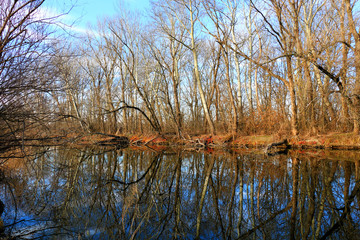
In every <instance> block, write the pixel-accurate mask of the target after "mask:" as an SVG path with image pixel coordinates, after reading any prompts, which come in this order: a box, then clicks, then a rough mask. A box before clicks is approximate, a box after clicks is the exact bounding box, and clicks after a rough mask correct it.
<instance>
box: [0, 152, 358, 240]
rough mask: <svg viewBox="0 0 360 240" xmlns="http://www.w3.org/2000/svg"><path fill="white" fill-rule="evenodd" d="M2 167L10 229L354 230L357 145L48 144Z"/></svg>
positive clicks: (207, 235)
mask: <svg viewBox="0 0 360 240" xmlns="http://www.w3.org/2000/svg"><path fill="white" fill-rule="evenodd" d="M10 161H12V160H11V159H9V160H8V162H7V163H9V162H10ZM1 174H2V176H1V182H0V186H1V192H2V194H1V195H0V200H1V201H2V202H3V203H4V206H5V208H4V212H3V214H2V220H3V222H4V228H3V229H2V231H3V233H2V236H3V237H4V236H5V237H13V238H14V239H20V238H21V239H22V238H24V239H36V238H40V239H177V238H179V239H326V238H328V237H330V238H331V239H360V182H359V181H358V180H359V178H360V153H359V152H346V151H333V152H328V151H312V152H311V151H308V152H301V151H290V152H288V153H286V154H278V155H273V156H269V155H265V154H264V153H262V152H243V151H235V150H221V151H198V152H196V151H192V152H189V151H183V150H181V149H178V150H173V149H163V150H161V151H159V150H153V149H150V148H149V149H147V150H146V149H145V150H144V149H142V150H135V149H109V148H89V149H64V148H48V149H38V151H37V152H36V153H35V155H32V156H28V157H27V158H25V159H23V160H21V161H20V163H19V164H18V165H17V166H16V167H14V166H11V165H9V164H4V166H3V168H2V172H1ZM0 238H1V237H0Z"/></svg>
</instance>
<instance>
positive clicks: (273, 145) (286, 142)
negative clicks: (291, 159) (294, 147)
mask: <svg viewBox="0 0 360 240" xmlns="http://www.w3.org/2000/svg"><path fill="white" fill-rule="evenodd" d="M281 145H285V147H286V148H288V147H290V145H289V142H288V140H287V139H284V140H282V141H280V142H274V143H271V144H269V145H267V146H266V147H265V149H264V152H265V153H266V154H268V153H269V151H270V149H271V148H273V147H277V146H281Z"/></svg>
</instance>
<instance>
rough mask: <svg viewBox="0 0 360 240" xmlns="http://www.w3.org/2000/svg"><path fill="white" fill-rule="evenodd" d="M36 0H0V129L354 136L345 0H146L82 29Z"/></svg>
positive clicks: (19, 133)
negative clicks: (142, 8) (142, 7)
mask: <svg viewBox="0 0 360 240" xmlns="http://www.w3.org/2000/svg"><path fill="white" fill-rule="evenodd" d="M44 1H45V0H19V1H12V0H4V1H1V2H0V9H1V11H0V122H1V124H0V138H1V139H12V138H16V139H19V138H22V137H24V136H28V137H29V136H32V137H35V136H36V137H43V136H49V135H52V134H60V135H61V134H68V133H70V132H71V133H78V132H102V133H108V134H123V135H125V134H145V133H161V134H165V133H167V134H174V135H175V134H176V135H177V136H180V137H181V136H184V135H188V134H190V135H191V134H211V135H216V134H235V135H260V134H268V135H269V134H270V135H271V134H278V135H292V136H298V135H316V134H326V133H329V132H341V133H354V134H355V135H358V134H359V123H360V29H359V21H360V19H359V17H360V15H359V13H360V11H359V10H360V8H359V3H358V1H356V0H355V1H354V0H306V1H305V0H263V1H260V0H154V1H152V2H151V4H150V6H151V7H150V9H148V10H147V11H146V12H145V13H140V12H135V11H130V10H128V9H126V8H122V7H121V5H119V7H118V13H117V15H116V16H113V17H104V18H103V19H99V20H98V24H97V25H96V26H92V27H91V30H89V31H88V32H87V33H86V34H78V33H74V32H71V31H70V30H67V29H66V28H65V27H63V25H62V24H61V18H60V17H59V16H50V17H49V16H44V15H42V14H39V13H40V12H41V9H42V6H43V4H44ZM69 11H70V10H69ZM64 14H66V12H64Z"/></svg>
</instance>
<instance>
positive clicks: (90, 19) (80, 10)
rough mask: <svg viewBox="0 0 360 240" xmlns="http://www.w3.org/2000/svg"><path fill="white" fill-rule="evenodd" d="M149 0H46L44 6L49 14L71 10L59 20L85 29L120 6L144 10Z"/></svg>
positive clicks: (114, 11)
mask: <svg viewBox="0 0 360 240" xmlns="http://www.w3.org/2000/svg"><path fill="white" fill-rule="evenodd" d="M149 1H150V0H62V1H61V0H60V1H56V0H55V1H54V0H48V1H45V3H44V5H43V6H44V8H45V9H46V11H47V12H48V14H50V15H56V14H59V13H62V12H64V11H67V10H69V9H70V8H71V7H72V9H71V11H70V13H69V14H67V15H66V16H63V17H62V19H61V21H63V22H65V23H66V24H72V23H74V26H73V30H75V31H79V32H81V31H85V29H86V28H88V26H89V24H91V25H96V23H97V20H98V19H99V18H102V17H105V16H113V15H115V14H116V12H117V11H118V10H119V8H120V7H122V8H126V9H131V10H139V11H144V10H145V9H146V8H147V7H149Z"/></svg>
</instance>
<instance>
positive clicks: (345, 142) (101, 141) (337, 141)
mask: <svg viewBox="0 0 360 240" xmlns="http://www.w3.org/2000/svg"><path fill="white" fill-rule="evenodd" d="M74 142H75V143H76V144H81V145H88V144H98V145H113V144H120V145H121V144H123V145H132V146H141V145H145V146H154V145H156V146H185V147H188V148H218V147H227V148H249V149H251V148H255V149H266V148H272V147H276V148H291V149H334V150H336V149H338V150H360V136H359V135H354V134H353V133H333V134H327V135H318V136H298V137H292V136H285V137H282V138H279V137H277V136H273V135H257V136H236V135H230V134H229V135H217V136H211V135H196V136H190V135H186V136H183V137H177V136H175V135H159V134H157V135H128V136H115V135H109V134H102V135H100V134H92V135H87V136H83V137H81V138H78V139H77V141H74Z"/></svg>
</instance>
